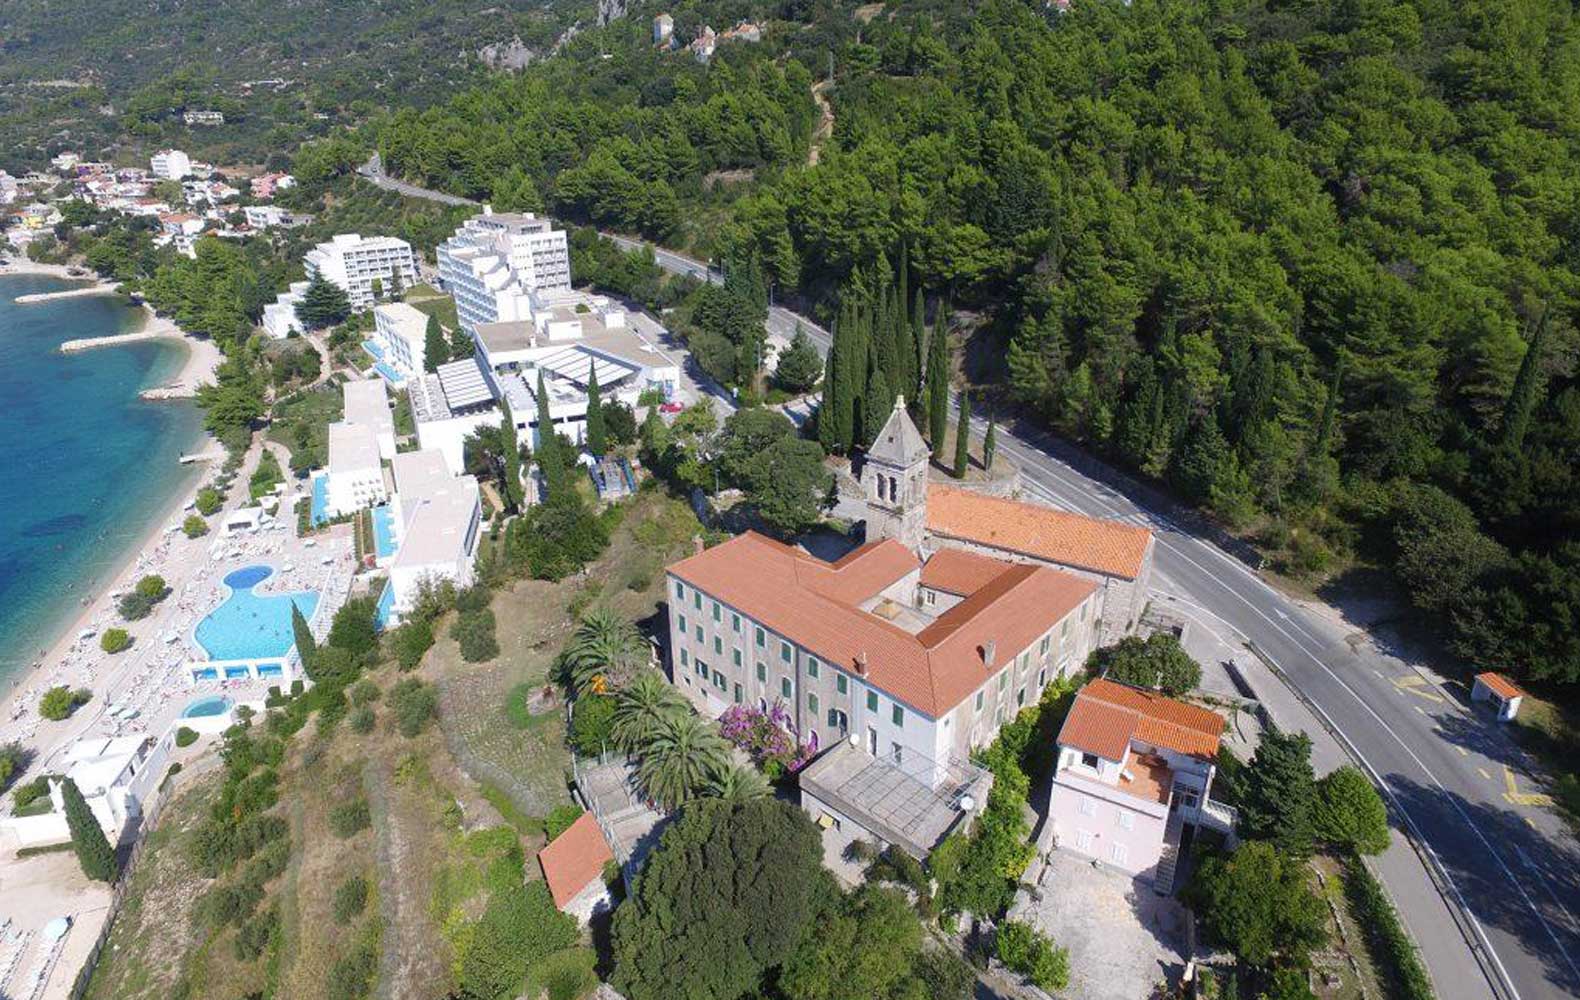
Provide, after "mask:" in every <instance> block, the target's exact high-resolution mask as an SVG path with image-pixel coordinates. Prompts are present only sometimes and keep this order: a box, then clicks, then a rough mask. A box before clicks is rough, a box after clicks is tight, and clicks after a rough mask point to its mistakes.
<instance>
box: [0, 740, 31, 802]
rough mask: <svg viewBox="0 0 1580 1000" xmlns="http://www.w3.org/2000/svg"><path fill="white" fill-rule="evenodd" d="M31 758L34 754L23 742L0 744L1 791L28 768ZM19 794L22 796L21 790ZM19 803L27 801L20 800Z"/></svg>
mask: <svg viewBox="0 0 1580 1000" xmlns="http://www.w3.org/2000/svg"><path fill="white" fill-rule="evenodd" d="M31 759H32V754H31V753H29V752H28V750H27V749H26V748H25V747H23V746H22V744H21V743H17V742H15V741H13V742H11V743H4V744H0V792H3V791H5V790H6V788H7V787H9V786H10V784H11V782H12V780H13V779H15V778H16V776H17V775H19V774H21V773H22V772H23V771H24V770H26V769H27V764H28V761H29V760H31ZM17 794H18V795H19V796H20V795H21V792H20V791H18V792H17ZM17 804H18V805H24V804H25V803H22V802H20V801H19V802H18V803H17Z"/></svg>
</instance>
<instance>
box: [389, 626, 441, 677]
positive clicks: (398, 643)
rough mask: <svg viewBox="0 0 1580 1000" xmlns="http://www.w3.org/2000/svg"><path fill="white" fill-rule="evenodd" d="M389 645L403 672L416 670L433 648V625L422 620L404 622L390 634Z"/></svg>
mask: <svg viewBox="0 0 1580 1000" xmlns="http://www.w3.org/2000/svg"><path fill="white" fill-rule="evenodd" d="M389 644H390V648H391V649H392V650H393V651H394V653H395V663H396V665H397V666H399V667H400V669H401V670H402V671H403V672H404V671H407V670H415V669H416V668H417V665H418V664H420V663H422V658H423V656H424V655H426V654H427V652H428V650H429V649H430V648H432V646H433V625H432V623H430V622H428V621H427V620H426V619H421V618H413V619H411V620H408V621H406V622H403V623H402V624H401V625H400V626H398V627H397V628H395V629H394V630H392V631H391V632H390V633H389Z"/></svg>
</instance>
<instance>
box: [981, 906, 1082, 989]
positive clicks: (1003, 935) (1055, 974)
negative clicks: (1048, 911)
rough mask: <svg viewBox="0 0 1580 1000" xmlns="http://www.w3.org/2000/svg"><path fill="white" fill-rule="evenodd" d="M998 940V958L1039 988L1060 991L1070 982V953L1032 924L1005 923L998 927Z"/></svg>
mask: <svg viewBox="0 0 1580 1000" xmlns="http://www.w3.org/2000/svg"><path fill="white" fill-rule="evenodd" d="M997 944H998V957H999V961H1001V962H1003V963H1004V964H1005V965H1007V966H1009V967H1010V968H1011V969H1014V970H1015V971H1016V972H1019V973H1020V974H1021V975H1023V976H1025V977H1026V978H1027V979H1030V980H1031V981H1032V983H1034V984H1035V985H1036V986H1037V987H1038V988H1039V989H1043V990H1047V991H1048V992H1050V993H1057V992H1059V991H1061V990H1063V989H1064V988H1065V987H1067V986H1069V985H1070V953H1069V952H1068V951H1066V950H1065V949H1063V948H1060V947H1057V946H1055V945H1054V943H1053V942H1052V941H1051V940H1049V938H1048V937H1047V936H1046V935H1044V934H1042V933H1040V932H1039V931H1037V930H1036V929H1035V928H1033V927H1032V926H1030V925H1029V924H1024V923H1021V922H1020V921H1018V920H1011V921H1009V922H1007V923H1005V924H1004V925H1003V926H1001V927H1000V928H999V929H998V942H997Z"/></svg>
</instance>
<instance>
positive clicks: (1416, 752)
mask: <svg viewBox="0 0 1580 1000" xmlns="http://www.w3.org/2000/svg"><path fill="white" fill-rule="evenodd" d="M360 172H361V173H362V174H363V176H364V177H367V178H368V179H369V180H372V181H373V182H374V183H376V184H379V186H381V187H386V188H389V189H392V190H398V191H401V192H402V193H403V194H407V195H411V196H415V197H433V196H435V195H437V193H436V192H427V191H424V190H422V189H420V188H415V187H413V186H411V185H407V184H403V183H401V182H398V181H394V180H392V179H390V178H388V177H385V176H383V174H382V172H381V170H380V167H379V164H378V162H377V159H376V158H375V159H374V160H372V161H370V162H369V164H368V165H367V166H365V167H364V168H363V170H362V171H360ZM437 200H442V201H445V202H447V203H451V204H454V203H457V202H458V201H459V199H453V196H449V195H443V196H439V197H438V198H437ZM610 238H611V239H613V240H614V241H615V242H616V243H619V244H621V245H623V246H625V247H627V248H633V247H637V246H640V245H641V244H640V243H639V242H638V241H636V240H632V239H629V238H626V237H620V236H614V235H612V234H611V235H610ZM654 256H655V259H656V260H657V262H658V264H659V265H660V266H661V267H663V268H664V269H666V270H668V271H671V272H675V273H683V274H692V275H695V276H697V277H699V278H703V279H704V280H710V281H717V280H720V279H719V276H718V275H717V274H715V273H714V272H712V271H710V270H709V268H708V267H707V266H706V265H705V264H703V263H701V262H698V261H695V260H692V259H690V258H687V257H684V256H681V255H680V254H676V253H672V252H670V251H667V250H662V249H658V248H654ZM797 323H800V325H801V326H802V328H803V329H805V330H806V332H807V334H808V336H810V337H811V338H812V339H813V341H814V342H815V343H817V344H818V346H819V347H820V349H825V350H826V348H827V346H828V344H829V341H830V337H829V334H828V332H827V331H825V330H823V329H822V328H821V327H818V326H817V325H816V324H814V323H812V322H811V321H809V320H805V319H801V318H800V317H797V316H796V315H795V314H794V313H791V312H789V311H788V310H786V309H783V308H779V307H776V308H774V309H772V310H771V311H770V315H769V318H768V326H769V329H770V330H771V331H773V332H776V333H781V334H784V335H787V336H788V335H789V334H790V333H791V332H792V331H793V330H794V328H795V326H796V324H797ZM998 448H999V451H1000V453H1001V454H1004V455H1007V456H1008V457H1009V458H1010V459H1011V460H1012V461H1014V462H1015V463H1016V465H1017V466H1019V468H1020V469H1021V472H1022V475H1023V477H1024V479H1025V482H1026V485H1027V488H1028V490H1029V491H1030V492H1032V493H1034V494H1036V495H1039V496H1040V497H1042V498H1043V499H1046V500H1048V501H1049V502H1050V503H1053V504H1055V505H1057V506H1059V507H1062V508H1065V509H1069V510H1074V511H1078V512H1081V513H1085V514H1090V515H1093V516H1098V517H1108V518H1116V519H1119V520H1125V521H1130V522H1132V523H1137V524H1145V525H1147V526H1149V527H1151V528H1152V529H1153V530H1154V532H1155V534H1156V536H1157V553H1156V571H1157V572H1158V574H1160V575H1161V576H1163V577H1165V578H1167V579H1168V580H1169V581H1171V582H1172V583H1174V584H1175V585H1177V586H1178V587H1179V588H1181V589H1182V590H1184V591H1185V592H1186V593H1187V594H1189V595H1190V596H1191V597H1192V598H1193V599H1194V600H1195V601H1196V602H1197V604H1198V605H1199V607H1200V608H1201V609H1202V610H1203V611H1204V612H1206V613H1207V614H1209V615H1211V616H1212V617H1213V618H1216V619H1217V620H1218V621H1219V622H1220V623H1221V624H1222V625H1223V626H1225V627H1226V628H1228V629H1229V630H1230V631H1231V632H1233V633H1234V634H1236V635H1238V636H1239V637H1241V638H1242V639H1243V640H1245V641H1246V642H1247V643H1248V644H1251V645H1253V646H1254V647H1255V649H1256V650H1257V652H1258V654H1259V655H1260V656H1261V657H1262V659H1263V660H1264V662H1265V663H1267V664H1268V665H1269V666H1270V667H1271V668H1273V669H1276V670H1277V671H1279V672H1280V673H1282V675H1283V676H1284V677H1285V678H1286V680H1287V682H1288V683H1289V684H1290V686H1291V687H1292V688H1293V689H1294V690H1295V691H1296V692H1297V693H1298V694H1299V695H1300V696H1301V697H1302V698H1303V699H1304V700H1305V701H1306V702H1307V703H1308V705H1309V706H1310V707H1311V708H1312V709H1313V710H1314V711H1315V712H1316V713H1317V714H1318V715H1319V716H1321V717H1322V719H1323V720H1324V722H1325V724H1326V725H1327V726H1328V727H1329V728H1330V730H1332V731H1333V732H1334V734H1335V735H1336V736H1337V737H1338V738H1339V740H1340V741H1341V742H1343V743H1345V744H1347V745H1348V747H1349V749H1350V751H1351V752H1352V754H1353V755H1354V756H1355V757H1356V758H1357V759H1358V760H1359V761H1360V762H1361V763H1362V765H1363V766H1364V767H1365V769H1366V770H1367V771H1369V772H1370V773H1371V775H1372V778H1373V779H1374V780H1375V781H1376V782H1377V783H1378V785H1379V786H1380V787H1381V788H1382V789H1383V791H1384V794H1385V796H1386V797H1387V799H1388V800H1389V803H1390V806H1391V807H1392V810H1393V814H1394V820H1395V822H1396V824H1397V825H1399V826H1400V827H1401V828H1402V829H1403V830H1404V831H1405V832H1407V833H1408V834H1409V835H1410V838H1411V840H1412V841H1413V843H1414V844H1415V845H1416V850H1415V851H1413V852H1412V851H1405V850H1402V849H1397V848H1396V849H1394V850H1390V851H1389V852H1388V853H1387V854H1386V855H1384V856H1383V857H1382V858H1380V859H1378V863H1377V866H1376V868H1377V870H1378V872H1379V875H1380V877H1381V878H1382V880H1383V882H1384V885H1385V886H1386V887H1387V889H1388V891H1389V894H1390V895H1391V896H1392V897H1393V898H1394V901H1395V903H1396V905H1397V906H1398V908H1399V911H1400V914H1401V917H1402V918H1403V920H1404V922H1405V923H1406V925H1407V926H1408V928H1409V930H1410V932H1411V934H1412V936H1413V937H1414V939H1415V941H1416V942H1417V944H1418V946H1419V947H1420V949H1421V954H1422V958H1423V959H1424V961H1425V963H1426V965H1427V968H1428V971H1429V972H1430V974H1431V976H1432V979H1433V984H1434V986H1435V988H1436V991H1437V995H1438V996H1439V997H1440V998H1443V1000H1460V998H1467V1000H1469V998H1484V997H1497V998H1510V1000H1539V998H1549V997H1552V998H1557V997H1577V996H1580V921H1577V919H1576V914H1577V913H1580V845H1577V844H1576V842H1575V840H1574V838H1573V836H1572V835H1571V834H1570V833H1569V832H1568V830H1567V828H1566V826H1565V825H1564V822H1563V821H1562V820H1561V819H1560V818H1559V817H1558V816H1557V815H1556V814H1555V813H1554V812H1553V810H1552V808H1551V806H1550V802H1549V801H1548V800H1546V798H1545V796H1544V795H1542V794H1541V792H1540V790H1539V789H1538V788H1537V787H1536V786H1537V781H1538V777H1537V773H1536V771H1535V769H1534V768H1532V767H1530V766H1529V764H1528V762H1527V759H1526V758H1525V756H1524V755H1523V754H1522V753H1521V752H1520V751H1519V750H1518V749H1517V748H1516V747H1515V746H1514V744H1513V743H1512V741H1510V740H1509V739H1508V738H1507V737H1506V736H1505V735H1504V734H1503V733H1501V732H1500V731H1499V730H1498V728H1497V724H1496V723H1495V722H1493V721H1491V720H1490V719H1489V718H1488V717H1487V716H1486V715H1485V714H1483V713H1480V712H1477V711H1472V710H1471V709H1469V708H1468V707H1467V706H1466V705H1465V704H1463V702H1462V697H1461V696H1462V694H1463V692H1460V691H1454V690H1451V689H1450V688H1448V687H1446V686H1444V685H1442V684H1440V683H1439V682H1438V680H1437V679H1436V678H1435V677H1432V676H1430V675H1427V674H1424V673H1421V672H1417V671H1415V670H1412V669H1410V668H1408V667H1406V666H1403V665H1402V664H1401V661H1399V660H1397V659H1394V658H1392V657H1389V656H1386V655H1384V651H1379V650H1377V649H1376V648H1375V647H1374V645H1373V643H1372V640H1371V638H1370V637H1369V636H1368V635H1367V634H1366V632H1365V631H1364V629H1363V627H1361V626H1359V625H1355V624H1351V623H1347V622H1345V621H1344V619H1343V617H1342V615H1340V613H1339V612H1338V611H1336V610H1334V609H1332V608H1329V607H1326V606H1320V605H1312V604H1308V603H1306V602H1301V601H1297V600H1294V599H1292V598H1290V597H1288V596H1287V595H1284V594H1282V593H1280V592H1278V591H1276V590H1274V589H1273V588H1272V587H1270V586H1269V585H1268V584H1267V583H1266V582H1265V581H1263V580H1262V579H1261V578H1260V577H1259V576H1258V575H1257V573H1256V572H1255V571H1254V570H1253V569H1251V568H1250V567H1249V566H1247V565H1246V564H1245V563H1244V562H1241V561H1240V560H1239V559H1237V558H1235V557H1234V556H1233V555H1231V554H1229V552H1228V551H1226V548H1225V547H1221V546H1220V545H1219V544H1217V543H1216V542H1215V541H1213V540H1212V539H1211V538H1210V537H1209V536H1210V535H1211V532H1210V530H1205V529H1200V528H1198V529H1196V530H1190V529H1187V527H1186V524H1187V523H1188V522H1189V520H1190V519H1189V515H1188V514H1182V513H1180V512H1177V511H1175V510H1174V509H1173V508H1172V507H1171V505H1170V504H1169V503H1168V501H1167V500H1166V499H1165V498H1162V497H1160V496H1157V495H1155V494H1154V493H1153V492H1152V491H1150V490H1148V489H1147V488H1146V487H1144V486H1140V485H1138V484H1135V483H1133V482H1130V481H1128V480H1126V479H1125V478H1124V477H1123V476H1120V475H1118V474H1116V473H1114V472H1113V471H1112V470H1110V469H1108V468H1106V467H1104V466H1102V465H1101V464H1100V463H1097V462H1095V461H1093V460H1091V459H1090V458H1089V457H1087V456H1084V455H1082V454H1081V453H1080V452H1078V451H1076V450H1074V449H1072V448H1070V447H1069V446H1068V445H1066V444H1065V443H1063V442H1061V441H1059V440H1057V439H1055V438H1053V437H1052V436H1050V435H1047V434H1045V433H1043V432H1040V431H1038V430H1036V429H1032V428H1025V427H1019V426H1011V427H1001V428H1000V433H999V437H998Z"/></svg>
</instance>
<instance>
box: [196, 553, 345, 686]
mask: <svg viewBox="0 0 1580 1000" xmlns="http://www.w3.org/2000/svg"><path fill="white" fill-rule="evenodd" d="M273 573H274V570H272V569H270V568H269V567H267V566H247V567H244V568H242V569H238V570H235V571H234V572H232V573H229V574H227V575H226V577H225V586H227V587H229V588H230V596H229V597H227V598H225V601H224V603H223V604H221V605H220V606H219V607H217V608H215V609H214V610H213V611H210V612H209V613H208V614H207V615H205V616H203V620H202V621H200V622H198V627H197V641H198V645H200V646H202V647H203V648H204V649H205V650H206V651H207V652H208V655H209V658H210V659H213V660H271V659H279V658H281V657H284V656H285V655H286V654H287V653H289V652H290V651H291V647H292V646H293V645H295V644H296V640H295V637H294V636H293V635H292V633H291V604H292V603H293V602H294V603H295V604H296V606H297V607H298V608H300V609H301V610H302V616H303V617H304V618H311V617H313V609H314V608H317V607H318V595H317V594H316V593H313V592H312V591H310V590H306V591H297V592H295V593H290V594H258V593H254V591H253V588H254V587H256V586H257V585H258V584H260V583H262V582H263V581H264V580H267V579H268V578H269V577H270V576H271V575H273ZM246 675H247V672H246V671H245V670H241V671H240V672H239V673H233V672H229V671H228V669H227V673H226V676H227V677H245V676H246Z"/></svg>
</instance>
